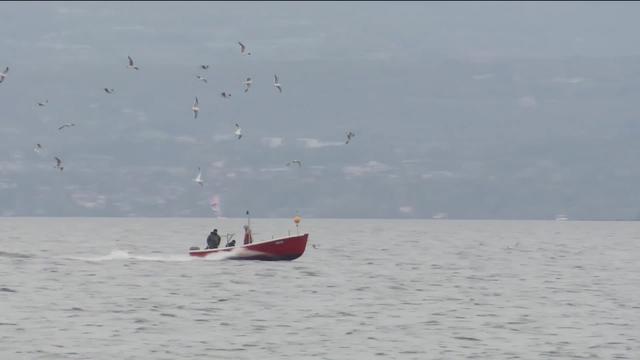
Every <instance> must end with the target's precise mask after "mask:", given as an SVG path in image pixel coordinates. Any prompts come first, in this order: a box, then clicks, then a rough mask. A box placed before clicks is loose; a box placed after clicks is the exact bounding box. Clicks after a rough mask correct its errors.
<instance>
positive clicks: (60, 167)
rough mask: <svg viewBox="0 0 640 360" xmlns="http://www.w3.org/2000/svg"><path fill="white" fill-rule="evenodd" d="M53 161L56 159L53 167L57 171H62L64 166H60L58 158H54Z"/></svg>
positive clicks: (60, 161) (60, 162)
mask: <svg viewBox="0 0 640 360" xmlns="http://www.w3.org/2000/svg"><path fill="white" fill-rule="evenodd" d="M53 158H54V159H56V166H54V168H56V169H59V170H60V171H62V170H64V166H62V160H60V158H59V157H57V156H54V157H53Z"/></svg>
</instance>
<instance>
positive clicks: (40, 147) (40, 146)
mask: <svg viewBox="0 0 640 360" xmlns="http://www.w3.org/2000/svg"><path fill="white" fill-rule="evenodd" d="M33 151H35V152H37V153H38V154H39V153H40V151H42V145H40V144H39V143H38V144H36V147H35V148H34V149H33Z"/></svg>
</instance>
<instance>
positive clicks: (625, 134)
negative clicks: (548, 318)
mask: <svg viewBox="0 0 640 360" xmlns="http://www.w3.org/2000/svg"><path fill="white" fill-rule="evenodd" d="M639 10H640V4H638V3H633V2H625V3H608V2H607V3H605V2H584V3H578V2H564V3H563V2H540V3H528V2H527V3H525V2H495V3H476V2H468V3H464V2H453V3H445V2H442V3H438V2H424V3H414V2H412V3H397V2H394V3H391V2H388V3H384V2H371V3H361V2H358V3H343V2H340V3H324V2H323V3H306V2H303V3H295V2H285V3H262V2H261V3H205V2H197V3H184V2H181V3H166V2H161V3H148V2H144V3H143V2H140V3H129V2H127V3H124V2H122V3H106V2H104V3H64V2H58V3H55V2H43V3H34V2H28V3H11V2H7V3H3V6H2V12H1V13H2V15H1V17H2V20H1V21H0V34H2V35H1V36H0V44H1V46H0V71H1V70H4V68H5V67H6V66H9V67H10V71H9V73H8V74H7V77H6V78H5V80H4V82H2V83H0V109H1V115H0V116H1V119H2V121H1V123H0V215H3V216H216V215H219V216H227V217H241V216H243V215H244V212H245V210H247V209H249V210H251V212H252V214H253V215H254V216H256V217H290V216H293V215H294V214H295V212H296V211H297V212H299V213H300V215H302V216H303V217H330V218H340V217H349V218H396V217H398V218H431V217H433V216H436V217H447V216H448V217H449V218H453V219H489V218H492V219H553V218H555V217H556V215H559V214H564V215H566V216H567V217H569V218H570V219H602V220H611V219H628V220H631V219H633V220H636V219H640V191H639V190H638V184H639V183H640V167H638V166H637V163H638V159H639V155H640V141H638V139H639V137H640V125H639V124H640V118H638V115H637V114H638V111H637V110H636V106H637V103H638V102H639V100H640V45H639V42H638V41H637V34H638V33H640V23H638V22H637V19H638V18H640V11H639ZM238 41H242V42H243V43H244V44H245V45H246V46H247V50H248V51H250V52H251V53H252V54H251V55H250V56H242V55H241V54H240V46H239V45H238V44H237V42H238ZM127 55H130V56H132V57H133V59H134V60H135V62H136V65H138V66H139V67H140V70H138V71H135V70H132V69H128V68H127V67H126V66H127ZM202 64H209V65H210V68H209V69H208V70H202V69H200V65H202ZM274 74H278V76H279V78H280V83H281V84H282V87H283V92H282V94H279V93H278V92H277V90H276V89H275V88H274V87H273V75H274ZM196 75H203V76H206V77H207V78H208V83H206V84H205V83H202V82H201V81H198V80H197V79H196V78H195V76H196ZM246 77H251V78H252V79H253V85H252V86H251V88H250V90H249V91H248V92H247V93H244V92H243V86H242V82H243V81H244V79H245V78H246ZM105 87H108V88H114V89H115V92H114V93H113V94H106V93H105V92H104V91H103V88H105ZM222 91H226V92H230V93H231V94H232V97H231V98H230V99H223V98H222V97H220V96H219V94H220V92H222ZM196 96H198V98H199V100H200V113H199V115H198V118H197V119H194V118H193V113H192V112H191V105H192V104H193V100H194V97H196ZM45 99H46V100H48V101H49V102H48V104H47V106H45V107H39V106H37V105H36V103H37V102H39V101H44V100H45ZM66 122H72V123H75V124H76V126H75V127H72V128H66V129H64V130H62V131H58V130H57V128H58V126H60V125H62V124H63V123H66ZM235 123H239V124H240V125H241V127H242V129H243V138H242V139H240V140H237V139H236V138H234V135H233V132H234V130H235V127H234V124H235ZM347 130H352V131H354V132H355V134H356V136H355V137H354V138H353V139H352V140H351V142H350V143H349V144H348V145H345V144H344V142H345V140H346V137H345V132H346V131H347ZM36 143H40V144H42V146H43V147H44V151H43V152H42V153H40V154H38V153H36V152H35V151H34V150H33V149H34V147H35V144H36ZM54 156H59V157H60V158H62V160H63V162H64V164H63V165H64V171H63V172H60V171H58V170H56V169H54V165H55V161H54V160H53V157H54ZM294 159H298V160H301V161H302V162H303V166H302V167H300V168H298V167H297V166H291V167H287V166H286V163H287V162H289V161H291V160H294ZM198 166H200V167H202V169H203V178H204V181H205V184H204V187H200V186H199V185H198V184H196V183H195V182H194V181H193V178H195V176H196V175H197V167H198ZM214 197H217V199H219V208H218V209H217V211H213V210H212V207H211V205H210V202H211V201H212V199H213V198H214ZM445 214H446V215H445Z"/></svg>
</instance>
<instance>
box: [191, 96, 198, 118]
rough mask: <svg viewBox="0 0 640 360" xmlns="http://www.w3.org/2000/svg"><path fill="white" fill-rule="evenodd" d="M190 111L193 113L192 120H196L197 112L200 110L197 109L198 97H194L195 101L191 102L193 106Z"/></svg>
mask: <svg viewBox="0 0 640 360" xmlns="http://www.w3.org/2000/svg"><path fill="white" fill-rule="evenodd" d="M191 110H192V111H193V118H194V119H197V118H198V111H200V108H199V107H198V97H197V96H196V101H194V102H193V106H192V107H191Z"/></svg>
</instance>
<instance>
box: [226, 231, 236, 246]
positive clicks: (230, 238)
mask: <svg viewBox="0 0 640 360" xmlns="http://www.w3.org/2000/svg"><path fill="white" fill-rule="evenodd" d="M233 235H235V234H227V243H226V244H225V245H224V247H234V246H236V241H235V240H234V239H233Z"/></svg>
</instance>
